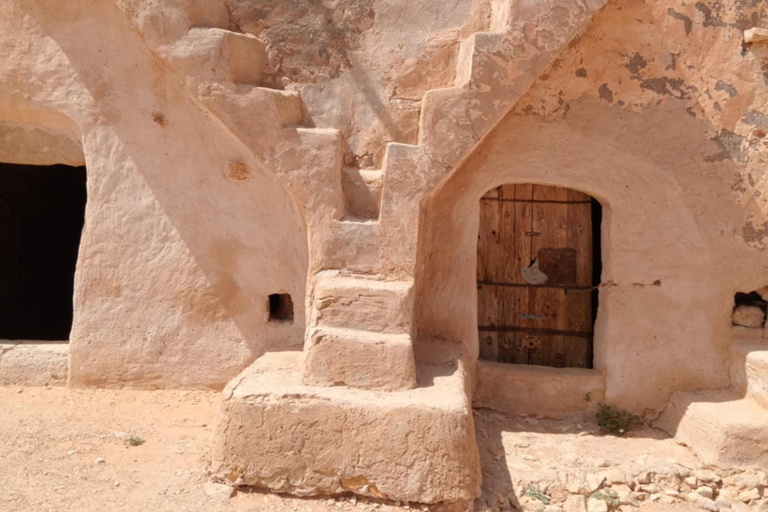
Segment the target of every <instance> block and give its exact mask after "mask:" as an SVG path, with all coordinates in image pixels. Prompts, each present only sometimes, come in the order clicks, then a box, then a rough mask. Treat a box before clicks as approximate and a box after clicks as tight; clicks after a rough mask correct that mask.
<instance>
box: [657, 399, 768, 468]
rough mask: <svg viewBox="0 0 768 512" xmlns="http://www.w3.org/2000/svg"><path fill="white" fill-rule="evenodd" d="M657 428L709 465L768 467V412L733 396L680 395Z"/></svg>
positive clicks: (658, 421) (660, 420)
mask: <svg viewBox="0 0 768 512" xmlns="http://www.w3.org/2000/svg"><path fill="white" fill-rule="evenodd" d="M655 425H656V426H657V427H659V428H660V429H662V430H664V431H665V432H667V433H668V434H669V435H674V436H675V439H676V440H678V441H680V442H683V443H685V444H686V445H688V446H689V447H690V448H691V449H692V450H693V451H694V452H695V453H696V455H698V456H699V458H700V459H701V460H702V461H703V462H704V463H705V464H708V465H716V466H719V467H721V468H745V467H756V468H765V467H768V445H767V444H766V443H765V431H766V425H768V410H766V409H765V408H763V407H760V405H759V404H758V403H757V402H756V401H754V400H752V399H749V398H746V399H740V397H739V396H737V395H736V394H734V393H731V392H715V391H711V392H677V393H675V394H673V395H672V398H671V399H670V401H669V404H668V405H667V407H666V408H665V409H664V411H663V412H662V414H661V416H660V417H659V419H658V420H656V422H655Z"/></svg>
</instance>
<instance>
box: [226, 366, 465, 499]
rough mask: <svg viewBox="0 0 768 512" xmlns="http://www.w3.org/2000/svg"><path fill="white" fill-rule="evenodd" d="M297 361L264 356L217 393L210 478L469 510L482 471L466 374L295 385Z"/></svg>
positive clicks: (448, 371) (443, 369) (437, 370)
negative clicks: (385, 387)
mask: <svg viewBox="0 0 768 512" xmlns="http://www.w3.org/2000/svg"><path fill="white" fill-rule="evenodd" d="M301 362H302V354H301V353H300V352H279V353H271V354H266V355H264V356H262V357H261V358H260V359H258V360H257V361H256V362H255V363H254V364H253V365H251V366H250V367H249V368H247V369H246V370H245V371H244V372H243V373H241V374H240V375H239V376H238V377H236V378H235V379H233V380H232V381H231V382H230V383H229V385H228V386H227V388H226V389H225V390H224V395H223V396H224V401H223V405H222V408H221V414H220V418H219V424H218V427H217V432H216V439H215V444H214V450H213V466H212V467H213V470H214V472H215V474H216V475H218V476H219V477H221V478H224V479H228V480H229V481H231V482H234V483H235V484H236V485H247V486H255V487H260V488H265V489H269V490H272V491H277V492H287V493H291V494H297V495H302V496H314V495H333V494H342V493H350V492H352V493H355V494H360V495H367V496H374V497H379V498H384V499H389V500H395V501H405V502H418V503H439V502H449V503H450V502H467V501H470V500H473V499H474V498H475V497H476V496H477V495H478V493H479V487H480V464H479V458H478V452H477V446H476V442H475V432H474V423H473V420H472V410H471V407H470V402H469V400H468V398H467V395H466V390H465V385H464V380H465V375H464V371H463V370H462V369H461V367H460V366H459V368H458V369H457V368H456V367H455V366H448V365H424V366H419V368H418V376H419V384H418V386H417V387H416V388H415V389H410V390H403V391H396V392H380V391H372V390H362V389H352V388H348V387H317V386H306V385H302V383H301Z"/></svg>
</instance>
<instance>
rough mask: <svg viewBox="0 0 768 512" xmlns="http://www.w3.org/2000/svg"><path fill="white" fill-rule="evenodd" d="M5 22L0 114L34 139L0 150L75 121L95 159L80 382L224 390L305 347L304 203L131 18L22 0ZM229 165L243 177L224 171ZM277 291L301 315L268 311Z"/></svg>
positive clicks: (74, 359) (85, 4) (15, 153)
mask: <svg viewBox="0 0 768 512" xmlns="http://www.w3.org/2000/svg"><path fill="white" fill-rule="evenodd" d="M0 26H2V28H1V29H0V34H2V35H0V48H2V50H0V51H2V53H3V55H7V56H8V58H4V59H3V61H2V63H0V83H1V84H2V86H0V122H1V123H2V124H3V125H12V126H24V127H29V129H28V130H27V133H30V134H32V135H31V136H32V137H33V138H32V139H29V138H27V144H26V145H20V144H16V143H14V144H9V145H3V146H0V158H2V159H3V160H5V161H27V160H29V155H28V153H27V151H28V150H31V149H32V148H34V147H35V145H37V144H42V143H44V142H45V141H44V140H40V139H38V138H37V135H35V134H36V133H47V132H53V133H55V134H58V135H57V136H59V139H61V133H62V131H63V129H61V125H62V123H61V118H68V119H70V120H71V122H69V124H68V126H67V129H68V130H69V133H71V131H72V127H76V131H77V133H78V135H79V136H78V137H77V139H78V141H79V142H80V144H81V145H82V148H83V153H84V155H85V162H86V165H87V169H88V205H87V210H86V221H85V228H84V232H83V237H82V242H81V248H80V253H79V261H78V271H77V275H76V279H75V297H74V303H75V317H74V325H73V329H72V334H71V339H70V382H71V383H73V384H76V385H85V384H88V385H101V386H122V385H136V386H142V387H176V386H184V387H223V385H224V384H225V383H226V382H227V381H228V380H229V379H230V378H232V377H233V376H234V375H236V374H237V373H238V372H239V371H240V370H242V369H243V368H244V367H245V366H247V365H248V364H249V363H250V362H251V361H253V360H254V359H255V358H256V357H258V356H259V355H260V354H261V353H263V352H264V351H265V350H267V349H268V348H287V347H290V346H296V345H300V344H301V342H302V335H303V329H304V311H303V302H302V300H301V299H302V297H303V296H304V293H305V292H304V290H305V276H306V269H307V247H306V235H305V233H304V229H303V221H302V219H301V217H300V214H299V212H298V210H297V208H296V205H295V204H294V202H293V201H292V200H291V198H290V197H289V196H288V194H287V193H286V192H285V190H284V189H283V187H282V185H281V184H280V183H279V182H278V181H277V179H276V178H275V177H274V175H273V174H271V173H268V172H266V170H265V169H264V168H263V167H262V166H261V164H260V163H259V162H258V161H256V160H255V159H254V158H253V157H252V156H251V155H250V153H249V152H248V151H246V150H244V148H242V146H241V145H239V144H238V143H237V141H235V140H234V139H232V138H231V137H230V136H229V135H228V134H226V133H225V132H223V131H222V130H221V129H220V128H217V126H216V125H215V124H213V123H211V121H210V118H209V117H208V116H207V114H206V113H205V112H204V111H203V110H202V109H201V108H200V107H199V106H198V105H197V104H195V103H194V102H193V101H192V100H191V98H190V97H189V96H188V95H187V93H186V89H185V87H184V85H183V81H182V80H181V78H179V77H178V76H177V75H176V74H175V73H174V72H173V70H172V69H170V68H169V67H168V66H167V65H166V64H165V63H164V62H163V61H161V60H160V59H159V58H158V57H157V56H156V55H155V54H154V53H153V52H152V51H151V50H150V48H149V47H148V45H147V43H146V41H145V39H143V38H142V37H141V36H140V35H139V33H138V32H137V31H136V29H135V27H134V26H133V25H132V24H131V23H130V22H129V20H128V18H126V16H125V15H124V14H123V12H121V11H120V10H119V9H118V8H117V6H116V5H115V4H114V3H111V2H100V1H91V0H83V1H79V2H71V3H68V4H66V5H62V4H59V3H57V2H47V1H40V2H37V1H16V0H14V1H11V2H4V3H3V4H2V6H0ZM51 112H53V113H54V114H51ZM53 118H55V120H56V122H55V123H52V122H49V120H50V119H53ZM35 130H38V131H37V132H36V131H35ZM71 139H72V138H71V137H70V138H69V139H67V140H71ZM232 162H236V163H240V164H242V165H243V167H244V168H245V169H246V170H247V172H248V174H247V176H246V177H247V179H245V180H239V181H234V180H232V179H230V178H229V177H228V176H227V168H228V166H229V164H230V163H232ZM279 291H287V292H290V293H291V294H292V295H293V296H294V297H296V298H297V300H296V301H295V307H296V314H295V319H294V323H293V324H292V325H285V324H281V325H272V324H269V323H268V321H267V315H268V312H267V306H266V300H267V295H268V294H270V293H275V292H279Z"/></svg>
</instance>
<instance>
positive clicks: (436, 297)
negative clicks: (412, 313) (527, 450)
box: [417, 0, 768, 412]
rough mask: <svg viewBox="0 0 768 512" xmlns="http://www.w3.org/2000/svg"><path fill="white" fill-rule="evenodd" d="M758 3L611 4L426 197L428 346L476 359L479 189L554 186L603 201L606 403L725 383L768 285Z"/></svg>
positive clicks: (761, 10) (601, 320) (628, 403)
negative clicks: (752, 38) (735, 313)
mask: <svg viewBox="0 0 768 512" xmlns="http://www.w3.org/2000/svg"><path fill="white" fill-rule="evenodd" d="M765 8H766V7H765V4H764V3H762V2H744V1H740V0H734V1H728V2H718V3H708V2H697V3H695V4H693V3H691V4H687V5H681V3H680V2H677V1H673V2H668V1H658V2H655V1H654V2H651V1H645V2H644V1H640V0H636V1H631V2H617V1H613V2H609V4H608V5H607V6H606V7H605V8H604V9H603V11H601V12H600V13H599V14H598V15H597V16H596V17H595V18H594V20H593V24H592V26H591V27H590V28H589V29H588V30H587V31H586V33H584V34H583V36H582V37H580V38H579V39H578V40H576V41H574V42H573V44H571V46H570V47H569V48H568V49H567V50H565V51H564V52H563V53H561V54H560V56H559V57H558V58H557V59H556V60H554V61H553V63H552V64H551V66H550V67H549V68H548V69H547V70H546V71H545V72H544V73H543V74H542V75H541V76H540V78H539V79H538V81H537V82H536V83H535V84H534V85H533V87H532V88H531V89H530V90H529V91H528V92H527V94H526V95H525V96H524V97H523V98H522V99H521V100H520V101H519V102H518V103H517V105H516V107H515V108H514V109H513V111H512V112H510V113H509V114H508V115H507V116H506V117H505V118H504V119H503V121H502V122H501V123H500V124H499V125H498V126H497V127H496V128H495V129H494V130H493V132H492V133H491V134H490V135H489V136H488V137H487V138H486V140H485V141H484V143H483V144H482V145H481V146H480V147H479V148H478V149H477V150H476V151H475V152H474V153H473V154H472V156H470V157H469V159H468V160H467V161H466V162H465V163H464V164H463V165H462V166H460V168H459V169H457V170H456V171H455V172H454V173H453V174H452V175H451V177H450V178H449V179H448V180H446V181H445V182H444V183H443V185H442V187H441V188H440V189H439V190H438V191H437V192H436V193H435V194H434V195H433V197H432V198H431V200H430V201H429V203H428V207H427V214H426V218H425V220H424V223H423V226H422V236H421V238H420V254H421V260H420V267H419V271H420V283H421V288H420V293H419V295H418V297H417V307H418V314H417V317H418V322H419V328H420V332H421V337H422V339H424V338H443V339H448V340H462V341H464V342H465V343H466V344H467V346H468V348H469V350H470V351H471V352H472V353H475V354H476V350H477V343H478V341H477V332H476V325H477V324H476V304H475V301H473V300H471V299H469V297H474V295H475V259H476V243H477V242H476V238H477V223H478V212H479V210H478V199H479V197H480V196H481V195H482V194H483V193H484V192H485V191H487V190H488V189H490V188H491V187H494V186H497V185H499V184H503V183H513V182H520V183H526V182H527V183H530V182H534V183H544V184H551V185H559V186H566V187H571V188H574V189H577V190H581V191H584V192H587V193H589V194H591V195H593V196H594V197H596V198H597V199H598V200H600V201H601V202H602V203H603V206H604V218H603V225H602V236H603V264H604V266H603V275H602V286H601V288H600V309H599V312H598V320H597V325H596V338H595V344H596V368H597V369H598V370H599V371H601V372H603V373H604V375H605V378H606V399H607V400H608V401H610V402H613V403H618V404H621V406H622V407H626V408H630V409H633V410H636V411H638V412H640V411H644V410H656V411H658V410H659V409H661V408H662V407H663V406H664V404H665V403H666V400H667V399H668V397H669V395H670V393H671V391H672V390H674V389H701V388H718V387H723V386H727V385H728V375H727V364H724V361H726V359H727V358H726V352H725V350H726V345H727V343H728V340H729V338H730V329H731V327H730V324H731V322H730V315H731V309H732V307H733V296H734V293H735V292H736V291H740V290H752V289H755V288H756V287H759V286H762V285H764V284H765V283H766V280H768V277H766V276H768V260H767V259H766V256H765V246H766V243H768V237H766V236H765V226H766V224H765V222H766V214H768V203H766V198H765V193H766V166H765V164H766V155H767V154H768V141H767V140H766V139H765V136H766V135H765V124H764V123H765V119H768V118H766V113H768V107H766V105H768V95H767V92H766V91H768V89H766V87H765V85H766V75H765V69H766V63H767V62H768V60H767V59H768V48H766V47H765V45H763V46H760V45H752V46H751V47H743V46H742V29H744V28H747V27H751V26H755V25H756V24H759V23H763V24H765V23H766V22H768V20H766V16H765V14H766V13H765Z"/></svg>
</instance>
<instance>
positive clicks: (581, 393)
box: [473, 360, 605, 418]
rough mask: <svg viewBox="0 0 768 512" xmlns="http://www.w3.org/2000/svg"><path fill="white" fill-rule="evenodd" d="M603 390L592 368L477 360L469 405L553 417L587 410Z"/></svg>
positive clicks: (600, 379)
mask: <svg viewBox="0 0 768 512" xmlns="http://www.w3.org/2000/svg"><path fill="white" fill-rule="evenodd" d="M604 393H605V380H604V378H603V375H602V374H601V373H600V372H598V371H596V370H584V369H581V368H548V367H544V366H525V365H509V364H503V363H496V362H492V361H482V360H480V361H478V364H477V383H476V386H475V393H474V397H473V404H474V406H475V407H487V408H489V409H493V410H494V411H499V412H503V413H506V414H531V415H535V416H541V417H555V418H556V417H562V416H565V415H568V414H571V413H575V412H584V411H586V410H588V409H589V408H590V407H593V406H594V405H595V404H597V403H598V402H600V401H602V400H603V397H604Z"/></svg>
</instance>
